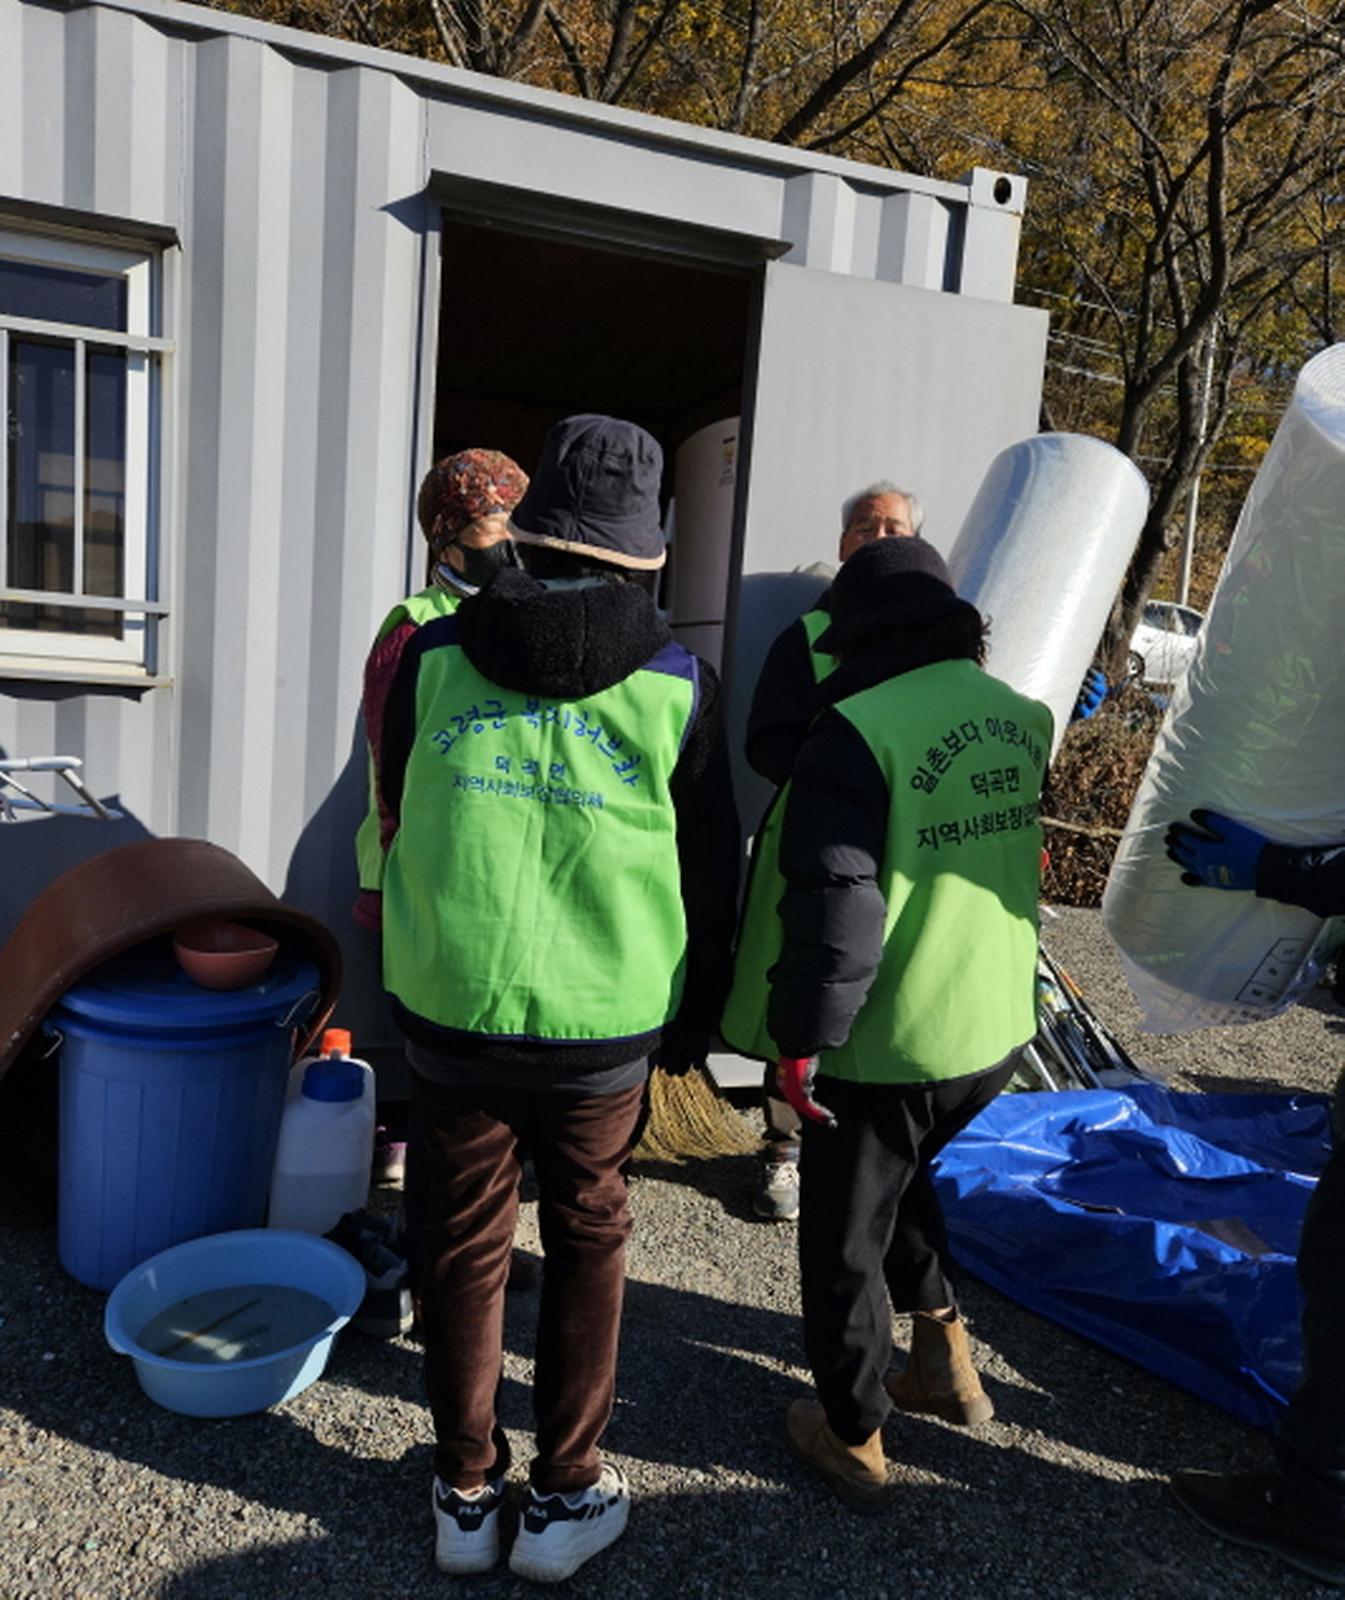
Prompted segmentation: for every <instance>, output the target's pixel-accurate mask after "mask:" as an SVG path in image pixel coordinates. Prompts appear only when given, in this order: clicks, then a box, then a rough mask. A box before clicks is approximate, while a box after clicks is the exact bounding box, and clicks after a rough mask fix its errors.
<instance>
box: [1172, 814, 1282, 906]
mask: <svg viewBox="0 0 1345 1600" xmlns="http://www.w3.org/2000/svg"><path fill="white" fill-rule="evenodd" d="M1191 822H1194V823H1195V827H1194V828H1193V827H1192V826H1191V824H1190V823H1187V822H1173V823H1171V824H1169V827H1168V832H1167V847H1168V856H1169V857H1170V858H1171V859H1172V860H1173V861H1175V862H1176V863H1177V865H1178V866H1179V867H1182V868H1183V869H1184V871H1183V872H1182V882H1183V883H1189V884H1192V885H1195V886H1197V887H1199V886H1200V885H1201V884H1204V885H1205V886H1206V887H1207V888H1210V889H1255V888H1256V868H1257V863H1258V862H1259V861H1260V859H1261V852H1262V851H1263V850H1264V849H1265V847H1266V846H1267V845H1268V844H1269V843H1270V840H1269V839H1267V838H1266V836H1265V834H1263V833H1258V832H1257V831H1256V829H1255V828H1249V827H1247V825H1246V824H1245V823H1242V822H1234V821H1233V819H1232V818H1231V817H1221V816H1220V815H1219V813H1218V812H1217V811H1193V812H1192V813H1191Z"/></svg>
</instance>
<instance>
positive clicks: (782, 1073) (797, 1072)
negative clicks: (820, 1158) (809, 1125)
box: [775, 1056, 836, 1128]
mask: <svg viewBox="0 0 1345 1600" xmlns="http://www.w3.org/2000/svg"><path fill="white" fill-rule="evenodd" d="M816 1076H817V1057H816V1056H802V1057H798V1056H781V1058H780V1060H779V1061H778V1062H776V1065H775V1087H776V1088H777V1089H778V1090H779V1091H780V1097H781V1099H782V1100H785V1101H787V1102H788V1104H789V1105H790V1106H792V1107H793V1109H794V1111H795V1112H796V1113H797V1114H798V1115H799V1116H800V1117H802V1119H803V1120H804V1121H805V1122H820V1123H821V1124H822V1125H823V1126H824V1127H827V1128H834V1127H835V1126H836V1117H835V1114H834V1113H833V1112H831V1111H828V1110H827V1108H826V1107H825V1106H820V1105H818V1103H817V1101H816V1100H814V1099H813V1079H814V1078H816Z"/></svg>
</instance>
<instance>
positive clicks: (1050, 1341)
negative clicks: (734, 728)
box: [0, 911, 1345, 1600]
mask: <svg viewBox="0 0 1345 1600" xmlns="http://www.w3.org/2000/svg"><path fill="white" fill-rule="evenodd" d="M1045 937H1046V939H1047V942H1048V944H1049V946H1050V948H1051V949H1052V950H1053V952H1054V953H1055V954H1056V956H1057V958H1058V959H1060V960H1061V961H1062V962H1063V963H1064V964H1065V965H1066V966H1067V967H1068V968H1069V970H1070V971H1071V972H1072V973H1073V975H1074V976H1075V978H1076V979H1077V980H1078V981H1079V983H1080V984H1081V986H1082V988H1083V990H1084V993H1085V994H1086V995H1087V996H1088V999H1089V1001H1090V1002H1091V1004H1092V1005H1093V1007H1094V1009H1095V1010H1096V1011H1097V1012H1098V1013H1099V1015H1100V1016H1101V1017H1102V1018H1103V1019H1104V1020H1105V1021H1107V1022H1108V1024H1109V1025H1110V1026H1111V1027H1112V1029H1113V1031H1114V1032H1116V1034H1117V1035H1118V1036H1119V1037H1120V1038H1121V1040H1122V1042H1123V1043H1125V1044H1126V1045H1127V1047H1128V1048H1129V1049H1130V1050H1131V1051H1132V1053H1134V1054H1135V1055H1136V1056H1137V1057H1140V1058H1142V1059H1144V1060H1146V1061H1148V1062H1150V1063H1152V1064H1153V1065H1155V1066H1157V1067H1159V1068H1162V1069H1165V1070H1167V1071H1169V1072H1170V1073H1171V1074H1172V1080H1171V1081H1172V1082H1173V1083H1174V1084H1175V1085H1176V1086H1178V1087H1183V1088H1198V1089H1210V1090H1213V1089H1237V1088H1243V1089H1252V1088H1262V1087H1265V1086H1268V1085H1274V1086H1280V1087H1292V1088H1305V1089H1315V1090H1325V1089H1327V1088H1329V1087H1330V1084H1331V1082H1332V1080H1333V1078H1334V1075H1335V1072H1336V1071H1337V1069H1338V1067H1339V1063H1340V1058H1341V1040H1340V1035H1341V1032H1342V1029H1343V1028H1345V1023H1342V1021H1341V1020H1340V1016H1339V1013H1337V1012H1333V1010H1332V1008H1331V1006H1330V1002H1329V1001H1328V1000H1326V998H1325V996H1323V999H1322V1003H1321V1005H1320V1006H1317V1005H1311V1004H1310V1005H1306V1006H1301V1007H1299V1008H1298V1009H1296V1010H1295V1011H1293V1012H1292V1013H1290V1014H1288V1015H1286V1016H1284V1017H1282V1018H1279V1019H1277V1020H1276V1021H1274V1022H1271V1023H1266V1024H1262V1025H1260V1026H1259V1027H1257V1028H1255V1029H1242V1030H1235V1029H1223V1030H1212V1031H1210V1032H1208V1033H1204V1034H1200V1035H1197V1036H1194V1037H1188V1038H1184V1039H1165V1040H1152V1039H1143V1040H1142V1039H1140V1038H1138V1037H1137V1036H1136V1034H1135V1031H1134V1028H1135V1023H1136V1020H1137V1012H1136V1008H1135V1006H1134V1004H1133V1002H1132V1000H1131V999H1130V997H1129V994H1128V993H1127V991H1126V990H1125V988H1124V985H1123V983H1122V980H1121V978H1120V975H1119V972H1118V970H1117V965H1116V960H1115V957H1114V954H1113V953H1112V951H1111V949H1110V947H1109V945H1108V943H1107V940H1106V938H1105V936H1104V935H1103V933H1102V930H1101V927H1100V924H1099V920H1098V917H1097V914H1096V913H1093V912H1085V911H1065V912H1063V913H1061V915H1060V917H1059V919H1058V920H1054V921H1051V922H1049V923H1048V925H1047V927H1046V929H1045ZM752 1166H753V1163H752V1162H751V1161H750V1159H736V1160H725V1161H723V1162H719V1163H708V1164H703V1165H700V1166H697V1167H694V1168H691V1167H688V1168H681V1169H667V1170H653V1169H650V1168H647V1167H646V1168H642V1169H641V1170H640V1173H639V1175H638V1176H637V1178H636V1180H635V1182H634V1184H633V1203H634V1207H635V1212H636V1218H637V1221H636V1236H635V1242H634V1244H633V1246H632V1249H631V1253H630V1290H629V1296H628V1300H627V1313H626V1324H625V1334H624V1341H623V1346H622V1358H621V1371H620V1376H619V1380H618V1390H617V1393H618V1398H617V1407H616V1413H615V1416H614V1418H613V1421H612V1425H611V1428H610V1430H609V1432H608V1436H607V1446H608V1449H609V1451H610V1453H612V1454H613V1455H614V1456H615V1458H616V1459H617V1460H619V1461H620V1462H621V1463H622V1465H623V1466H624V1467H625V1468H626V1470H627V1471H628V1473H629V1474H630V1478H631V1482H632V1487H633V1490H634V1493H635V1496H636V1505H635V1508H634V1510H633V1513H632V1518H631V1526H630V1529H629V1531H628V1532H627V1534H626V1536H625V1538H624V1539H623V1540H622V1541H621V1542H620V1543H619V1544H618V1545H616V1546H614V1547H613V1548H612V1549H611V1550H610V1551H608V1552H606V1553H605V1554H603V1555H602V1556H600V1557H597V1558H595V1560H594V1561H592V1562H591V1563H590V1564H589V1565H588V1566H586V1567H585V1568H584V1569H582V1571H581V1572H580V1573H579V1574H578V1575H577V1576H576V1577H575V1578H574V1579H572V1580H571V1581H570V1583H569V1584H568V1585H567V1586H566V1592H567V1593H568V1594H570V1595H572V1596H576V1597H578V1596H589V1595H593V1596H597V1595H600V1594H602V1595H606V1594H614V1595H621V1596H623V1597H630V1600H636V1597H640V1596H646V1595H648V1596H655V1595H657V1596H662V1595H666V1594H668V1593H670V1592H676V1593H677V1594H678V1595H679V1596H688V1597H690V1596H711V1597H719V1596H733V1597H734V1600H753V1597H756V1596H761V1597H763V1600H764V1597H767V1596H769V1597H771V1600H786V1597H791V1596H808V1597H812V1596H815V1595H818V1594H821V1593H827V1594H829V1595H830V1596H832V1597H834V1600H861V1597H863V1600H882V1597H884V1596H892V1597H896V1596H898V1595H900V1596H901V1597H902V1600H907V1597H924V1596H929V1597H936V1596H950V1597H951V1596H958V1597H962V1600H968V1597H970V1600H975V1597H981V1596H985V1597H992V1596H993V1597H994V1600H1015V1597H1025V1600H1026V1597H1037V1596H1044V1595H1048V1594H1049V1595H1056V1594H1068V1595H1070V1596H1072V1597H1091V1596H1122V1595H1124V1596H1139V1597H1150V1596H1152V1597H1166V1596H1169V1595H1175V1594H1180V1595H1182V1596H1183V1597H1185V1600H1203V1597H1209V1600H1215V1597H1219V1600H1223V1597H1224V1596H1226V1595H1228V1594H1229V1593H1235V1594H1237V1595H1238V1596H1240V1597H1242V1600H1271V1597H1275V1600H1280V1597H1283V1596H1289V1597H1291V1600H1292V1597H1297V1596H1302V1597H1304V1600H1308V1597H1310V1596H1313V1595H1322V1596H1325V1595H1327V1594H1328V1593H1331V1592H1332V1591H1329V1590H1326V1589H1318V1588H1317V1587H1316V1586H1315V1585H1313V1584H1312V1583H1311V1582H1310V1581H1309V1580H1307V1579H1300V1578H1298V1577H1296V1576H1294V1575H1292V1574H1291V1573H1290V1572H1288V1571H1287V1569H1284V1568H1282V1567H1280V1566H1278V1565H1277V1564H1276V1563H1274V1562H1273V1561H1272V1560H1271V1559H1270V1558H1268V1557H1265V1556H1261V1555H1257V1554H1254V1553H1250V1552H1242V1551H1237V1550H1232V1549H1230V1548H1229V1547H1227V1546H1224V1545H1222V1544H1220V1543H1219V1542H1218V1541H1216V1540H1215V1539H1214V1538H1212V1537H1211V1536H1210V1535H1209V1534H1207V1533H1206V1532H1205V1531H1204V1530H1203V1529H1201V1528H1200V1527H1198V1526H1197V1525H1196V1524H1194V1523H1192V1522H1191V1521H1190V1520H1189V1519H1187V1518H1186V1517H1185V1516H1184V1515H1183V1514H1182V1513H1181V1512H1180V1511H1178V1510H1177V1509H1176V1508H1175V1507H1174V1506H1173V1505H1172V1503H1171V1502H1170V1501H1169V1499H1168V1497H1167V1495H1166V1493H1165V1490H1164V1487H1163V1483H1164V1479H1165V1478H1166V1476H1167V1475H1168V1473H1169V1472H1170V1471H1171V1470H1172V1469H1173V1468H1175V1467H1179V1466H1183V1465H1197V1466H1210V1467H1216V1466H1222V1465H1230V1466H1239V1465H1255V1464H1257V1463H1259V1462H1261V1461H1262V1460H1263V1459H1264V1455H1265V1441H1264V1439H1263V1438H1261V1437H1260V1436H1259V1435H1257V1434H1256V1433H1254V1432H1253V1431H1252V1430H1250V1429H1248V1428H1246V1427H1244V1426H1243V1425H1241V1424H1240V1423H1238V1422H1235V1421H1234V1420H1233V1419H1232V1418H1230V1417H1228V1416H1225V1415H1224V1414H1223V1413H1222V1412H1220V1411H1218V1410H1216V1409H1214V1408H1212V1407H1210V1406H1207V1405H1205V1404H1203V1403H1202V1402H1200V1401H1197V1400H1195V1399H1192V1398H1190V1397H1189V1396H1187V1395H1185V1394H1183V1393H1182V1392H1181V1391H1179V1390H1177V1389H1174V1388H1172V1387H1170V1386H1168V1385H1167V1384H1165V1383H1163V1382H1161V1381H1160V1380H1159V1379H1157V1378H1155V1377H1152V1376H1150V1375H1149V1374H1147V1373H1145V1372H1142V1371H1139V1370H1137V1369H1136V1368H1133V1367H1131V1366H1129V1365H1128V1364H1127V1363H1125V1362H1123V1361H1121V1360H1119V1359H1118V1358H1116V1357H1114V1356H1112V1355H1110V1354H1108V1353H1107V1352H1105V1351H1103V1350H1100V1349H1098V1348H1096V1347H1094V1346H1092V1345H1089V1344H1087V1343H1085V1342H1084V1341H1082V1340H1080V1339H1077V1338H1075V1337H1073V1336H1072V1335H1070V1334H1067V1333H1065V1332H1063V1331H1061V1330H1059V1329H1057V1328H1055V1327H1054V1326H1053V1325H1051V1324H1050V1323H1047V1322H1044V1321H1042V1320H1041V1319H1039V1318H1037V1317H1034V1316H1032V1315H1031V1314H1029V1313H1028V1312H1026V1311H1023V1310H1021V1309H1019V1308H1018V1307H1017V1306H1015V1305H1014V1304H1012V1303H1011V1302H1010V1301H1008V1300H1006V1299H1003V1298H1002V1297H1000V1296H999V1295H997V1294H995V1293H994V1292H992V1291H991V1290H989V1289H987V1288H985V1287H983V1286H981V1285H979V1284H977V1283H975V1282H974V1281H972V1282H968V1283H967V1284H966V1286H965V1293H964V1301H965V1306H966V1310H967V1314H968V1317H969V1320H970V1322H971V1325H972V1332H973V1337H974V1341H975V1345H976V1353H977V1357H978V1361H979V1363H980V1365H981V1366H982V1368H983V1370H984V1373H985V1378H986V1383H987V1387H988V1388H989V1389H990V1391H991V1393H992V1395H993V1397H994V1400H995V1404H996V1407H997V1415H996V1418H995V1420H994V1421H993V1422H992V1423H989V1424H987V1425H986V1426H985V1427H982V1428H977V1429H974V1430H959V1429H954V1428H951V1427H947V1426H945V1425H944V1424H942V1423H939V1422H935V1421H924V1420H921V1419H916V1418H905V1419H901V1420H900V1421H899V1422H897V1421H894V1423H893V1424H892V1425H891V1426H890V1428H889V1430H888V1435H887V1444H888V1451H889V1454H890V1455H891V1456H892V1458H893V1460H894V1463H895V1471H896V1475H897V1478H898V1480H899V1485H900V1491H899V1498H898V1500H897V1503H896V1505H895V1506H894V1508H893V1510H892V1512H891V1514H890V1515H888V1516H885V1517H880V1518H872V1519H869V1518H859V1517H855V1516H853V1515H851V1514H850V1513H848V1512H847V1511H845V1510H844V1509H843V1508H842V1507H841V1506H840V1505H839V1503H838V1502H837V1501H835V1500H834V1499H832V1498H831V1496H830V1495H828V1494H827V1493H826V1492H825V1491H824V1490H822V1489H820V1488H819V1487H818V1486H817V1485H816V1484H815V1482H814V1481H813V1480H811V1479H810V1478H809V1477H808V1476H807V1474H805V1473H804V1472H803V1471H802V1470H801V1469H800V1468H799V1467H797V1466H796V1465H795V1464H794V1463H793V1461H792V1460H791V1458H790V1457H789V1455H788V1454H787V1452H786V1451H785V1449H784V1447H783V1445H782V1444H781V1443H780V1440H779V1434H778V1419H779V1416H780V1413H781V1412H782V1410H783V1408H784V1406H785V1405H786V1404H787V1402H788V1401H789V1400H791V1399H792V1398H794V1397H795V1396H796V1395H799V1394H802V1393H804V1392H805V1385H806V1382H807V1379H806V1374H805V1372H804V1370H803V1367H802V1365H801V1361H802V1355H801V1346H800V1330H799V1323H798V1318H797V1315H796V1305H797V1298H796V1295H797V1289H796V1274H795V1264H794V1258H793V1230H792V1229H791V1228H790V1227H789V1226H788V1225H780V1224H774V1225H772V1224H762V1223H757V1222H754V1221H753V1220H752V1218H751V1214H750V1209H749V1206H748V1195H749V1189H750V1184H751V1179H752ZM531 1210H532V1208H531V1207H529V1208H526V1210H525V1219H524V1225H523V1226H524V1231H523V1234H522V1236H521V1240H520V1242H521V1243H522V1244H523V1245H524V1246H525V1247H529V1246H530V1245H532V1244H533V1243H534V1236H533V1234H532V1232H531V1231H530V1230H532V1228H533V1225H534V1224H533V1218H532V1216H531V1215H530V1213H531ZM0 1243H2V1244H3V1248H4V1252H5V1259H6V1261H7V1264H8V1270H7V1271H6V1272H5V1273H4V1274H3V1283H2V1284H0V1319H2V1320H0V1371H3V1372H4V1373H5V1375H6V1376H5V1378H4V1384H3V1389H2V1390H0V1400H2V1401H3V1405H2V1406H0V1594H2V1595H3V1596H5V1597H6V1600H30V1597H38V1596H41V1597H42V1600H66V1597H70V1600H146V1597H155V1600H159V1597H162V1600H169V1597H171V1600H217V1597H218V1600H225V1597H228V1600H268V1597H272V1596H275V1597H286V1600H288V1597H291V1596H295V1595H299V1594H305V1593H314V1592H317V1591H318V1590H319V1589H325V1590H326V1591H327V1592H328V1593H330V1594H332V1595H333V1596H336V1597H344V1596H358V1597H362V1600H363V1597H369V1600H379V1597H383V1596H388V1597H392V1596H397V1597H398V1600H416V1597H418V1596H431V1595H442V1594H444V1593H445V1592H449V1591H454V1590H455V1585H456V1587H457V1588H460V1589H461V1590H462V1591H463V1592H472V1593H474V1594H475V1595H476V1596H478V1597H480V1600H491V1597H496V1596H505V1595H513V1594H516V1593H521V1592H531V1593H535V1592H536V1591H535V1590H533V1589H532V1588H531V1587H530V1586H529V1585H526V1584H519V1583H517V1582H516V1581H515V1580H513V1579H511V1578H510V1577H509V1575H508V1573H507V1571H506V1570H503V1569H502V1570H501V1571H500V1572H499V1573H498V1574H491V1575H488V1576H484V1577H480V1578H473V1579H460V1580H451V1579H446V1578H443V1577H441V1576H440V1575H438V1574H437V1573H436V1572H435V1571H434V1568H433V1563H432V1560H431V1548H430V1547H431V1531H430V1513H429V1507H428V1499H429V1483H430V1470H431V1469H430V1446H429V1438H430V1425H429V1417H428V1413H427V1412H426V1410H425V1408H424V1406H423V1404H422V1401H421V1378H420V1352H419V1347H418V1346H417V1345H416V1344H414V1343H413V1342H411V1341H409V1340H403V1341H398V1342H396V1343H392V1344H377V1343H372V1342H369V1341H367V1340H361V1339H360V1338H359V1337H358V1336H357V1335H354V1334H350V1335H347V1336H346V1337H344V1339H343V1340H342V1341H341V1342H340V1343H339V1344H338V1347H337V1349H336V1352H335V1354H334V1356H333V1359H332V1361H331V1363H330V1365H329V1367H328V1371H327V1374H326V1375H325V1377H324V1378H323V1380H322V1381H321V1382H319V1383H317V1384H316V1385H314V1386H313V1387H312V1388H311V1389H309V1390H308V1391H307V1392H306V1393H305V1394H303V1395H301V1396H300V1397H299V1398H298V1399H296V1400H294V1401H291V1402H289V1403H288V1404H286V1405H284V1406H281V1407H279V1408H277V1409H275V1410H273V1411H270V1412H267V1413H265V1414H262V1415H259V1416H252V1417H242V1418H238V1419H235V1420H228V1421H220V1422H198V1421H192V1420H191V1419H189V1418H185V1417H179V1416H176V1415H174V1414H172V1413H170V1412H167V1411H162V1410H159V1409H158V1408H157V1407H155V1406H154V1405H152V1404H151V1403H150V1402H149V1401H147V1400H146V1399H145V1398H144V1397H143V1395H142V1394H141V1393H140V1391H139V1389H138V1387H137V1385H136V1382H135V1378H134V1376H133V1373H132V1371H131V1368H130V1364H129V1363H128V1362H126V1361H124V1360H121V1359H119V1358H117V1357H115V1356H114V1355H112V1354H111V1352H110V1351H109V1350H108V1349H107V1347H106V1346H105V1344H104V1343H103V1340H102V1334H101V1313H102V1305H103V1297H102V1296H101V1295H99V1294H96V1293H94V1292H93V1291H91V1290H86V1289H83V1288H81V1287H80V1286H79V1285H77V1284H75V1283H73V1282H72V1281H71V1280H70V1279H68V1278H67V1277H66V1276H65V1274H64V1273H63V1272H62V1271H61V1269H60V1267H59V1265H58V1263H57V1260H56V1241H55V1235H54V1230H52V1229H51V1228H48V1227H34V1226H26V1227H21V1226H15V1225H6V1226H4V1227H2V1228H0ZM535 1299H536V1297H535V1293H523V1294H515V1295H511V1296H510V1304H509V1319H508V1328H507V1348H508V1351H509V1355H508V1358H507V1368H506V1381H505V1384H504V1391H503V1401H502V1404H503V1416H504V1420H505V1422H506V1424H507V1425H508V1426H509V1427H510V1429H511V1430H513V1433H514V1442H515V1445H516V1449H517V1451H518V1453H519V1455H520V1457H521V1459H523V1460H526V1458H527V1454H528V1439H527V1427H528V1388H527V1384H528V1374H529V1362H528V1358H527V1351H528V1349H529V1341H530V1326H531V1320H532V1316H533V1314H534V1312H535V1309H536V1303H535ZM904 1340H905V1328H904V1327H903V1326H901V1325H900V1324H899V1325H898V1330H897V1342H898V1344H899V1345H901V1344H903V1343H904Z"/></svg>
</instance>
